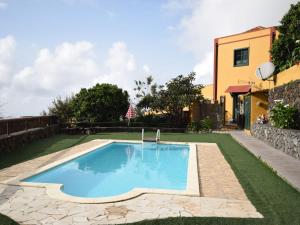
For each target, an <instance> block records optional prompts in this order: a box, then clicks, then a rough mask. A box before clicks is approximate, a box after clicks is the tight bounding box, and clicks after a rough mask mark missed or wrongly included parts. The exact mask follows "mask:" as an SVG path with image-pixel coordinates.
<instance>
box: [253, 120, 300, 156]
mask: <svg viewBox="0 0 300 225" xmlns="http://www.w3.org/2000/svg"><path fill="white" fill-rule="evenodd" d="M251 133H252V135H253V136H255V137H257V138H258V139H260V140H262V141H264V142H266V143H268V144H269V145H271V146H273V147H274V148H276V149H278V150H280V151H282V152H284V153H285V154H288V155H290V156H292V157H294V158H295V159H298V160H300V130H288V129H280V128H276V127H272V126H270V125H268V124H254V125H253V126H252V127H251Z"/></svg>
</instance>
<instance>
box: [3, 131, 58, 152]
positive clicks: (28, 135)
mask: <svg viewBox="0 0 300 225" xmlns="http://www.w3.org/2000/svg"><path fill="white" fill-rule="evenodd" d="M58 132H59V127H58V125H52V126H49V127H42V128H34V129H30V130H27V131H21V132H17V133H12V134H10V135H1V136H0V155H1V154H3V153H4V152H11V151H15V150H21V149H22V148H21V147H22V146H24V145H25V144H27V143H30V142H32V141H34V140H37V139H42V138H46V137H49V136H51V135H54V134H56V133H58Z"/></svg>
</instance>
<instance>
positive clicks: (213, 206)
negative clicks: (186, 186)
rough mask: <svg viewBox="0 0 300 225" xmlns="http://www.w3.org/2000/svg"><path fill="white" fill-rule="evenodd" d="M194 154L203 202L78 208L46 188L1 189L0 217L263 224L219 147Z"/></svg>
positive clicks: (142, 199) (158, 198)
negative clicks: (224, 219)
mask: <svg viewBox="0 0 300 225" xmlns="http://www.w3.org/2000/svg"><path fill="white" fill-rule="evenodd" d="M102 142H103V140H97V141H92V142H89V143H85V144H82V145H79V146H76V147H74V148H71V149H67V150H64V151H61V152H58V153H53V154H51V155H47V156H43V157H40V158H38V159H34V160H31V161H29V162H25V163H22V164H21V165H20V164H19V165H15V166H12V167H10V168H7V169H4V170H1V171H0V178H1V180H4V179H5V178H7V177H10V178H11V177H14V176H17V175H20V174H22V173H23V172H24V171H25V170H27V171H31V170H34V169H36V168H39V167H41V166H44V165H46V164H49V163H51V162H53V161H55V160H58V159H60V158H63V157H66V156H67V155H70V154H74V153H76V152H79V151H80V149H86V148H88V147H92V146H93V145H99V143H102ZM197 149H198V165H199V167H198V169H199V172H200V182H201V193H202V195H201V197H200V196H183V195H170V194H150V193H149V194H143V195H140V196H138V197H136V198H132V199H129V200H126V201H121V202H115V203H105V204H80V203H73V202H66V201H62V200H57V199H54V198H51V197H49V196H48V195H47V193H46V190H45V188H38V187H23V186H14V185H6V184H0V212H1V213H2V214H5V215H7V216H9V217H11V218H12V219H14V220H16V221H18V222H19V223H20V224H28V225H29V224H32V225H38V224H49V225H50V224H51V225H52V224H53V225H69V224H75V225H79V224H120V223H129V222H135V221H141V220H145V219H155V218H167V217H179V216H182V217H190V216H200V217H203V216H205V217H214V216H215V217H243V218H245V217H247V218H248V217H249V218H261V217H262V215H261V214H260V213H258V212H257V211H256V209H255V207H254V206H253V205H252V204H251V202H250V201H249V200H248V199H247V197H246V195H245V193H244V191H243V189H242V187H241V186H240V184H239V182H238V180H237V179H236V177H235V176H234V173H233V172H232V170H231V168H230V166H229V165H228V163H227V162H226V160H225V159H224V157H223V155H222V154H221V152H220V150H219V149H218V147H216V145H212V144H199V145H198V147H197ZM35 163H37V165H35Z"/></svg>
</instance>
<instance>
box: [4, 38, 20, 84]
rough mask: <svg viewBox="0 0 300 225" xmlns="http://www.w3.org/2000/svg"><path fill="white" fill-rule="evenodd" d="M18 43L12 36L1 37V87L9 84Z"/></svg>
mask: <svg viewBox="0 0 300 225" xmlns="http://www.w3.org/2000/svg"><path fill="white" fill-rule="evenodd" d="M15 48H16V43H15V39H14V37H12V36H7V37H5V38H2V39H0V87H1V86H2V85H5V84H7V83H8V82H9V81H10V79H11V76H12V72H13V58H14V54H15Z"/></svg>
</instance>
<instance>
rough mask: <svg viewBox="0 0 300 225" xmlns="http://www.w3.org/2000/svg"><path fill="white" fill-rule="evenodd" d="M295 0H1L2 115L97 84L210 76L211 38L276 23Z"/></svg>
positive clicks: (37, 109) (30, 112)
mask: <svg viewBox="0 0 300 225" xmlns="http://www.w3.org/2000/svg"><path fill="white" fill-rule="evenodd" d="M296 2H297V0H251V1H249V0H126V1H124V0H0V105H1V107H0V116H2V117H18V116H35V115H40V113H41V112H42V111H43V110H47V109H48V107H49V106H50V105H51V102H52V101H53V99H55V98H56V97H58V96H61V97H63V98H64V97H66V96H70V95H72V94H76V93H77V92H78V91H79V90H80V89H81V88H89V87H92V86H93V85H95V84H96V83H112V84H116V85H118V86H119V87H121V88H123V89H125V90H127V91H128V92H129V94H130V95H131V99H133V97H134V92H133V88H134V80H143V79H145V77H147V76H149V75H152V76H153V77H154V80H155V81H156V82H157V83H159V84H164V83H165V82H166V81H168V80H170V79H171V78H174V77H176V76H177V75H180V74H184V75H185V74H188V73H190V72H192V71H194V72H196V74H197V75H196V83H199V84H210V83H212V77H213V76H212V74H213V39H214V38H216V37H220V36H225V35H230V34H234V33H240V32H243V31H246V30H248V29H250V28H252V27H256V26H266V27H268V26H274V25H279V22H280V19H281V18H282V16H283V15H284V14H285V13H286V12H287V11H288V9H289V7H290V4H293V3H296Z"/></svg>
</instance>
